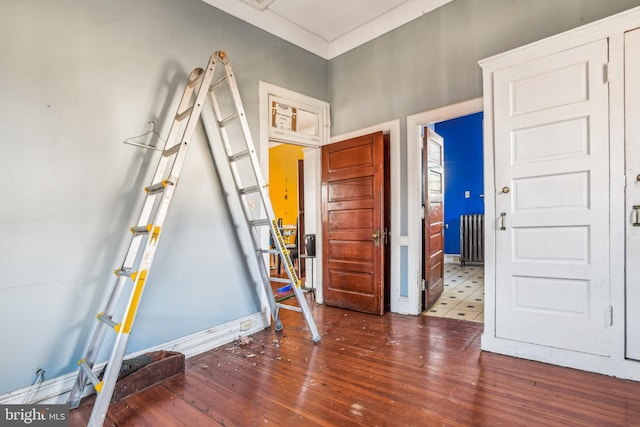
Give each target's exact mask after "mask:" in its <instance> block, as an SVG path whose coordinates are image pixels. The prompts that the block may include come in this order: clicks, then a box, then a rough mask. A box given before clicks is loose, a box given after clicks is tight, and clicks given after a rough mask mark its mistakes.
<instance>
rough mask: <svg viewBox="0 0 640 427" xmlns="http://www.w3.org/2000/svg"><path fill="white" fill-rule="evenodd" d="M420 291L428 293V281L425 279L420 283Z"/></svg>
mask: <svg viewBox="0 0 640 427" xmlns="http://www.w3.org/2000/svg"><path fill="white" fill-rule="evenodd" d="M420 290H422V291H426V290H427V281H426V280H424V279H422V280H421V281H420Z"/></svg>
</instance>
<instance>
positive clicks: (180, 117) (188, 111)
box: [176, 105, 193, 122]
mask: <svg viewBox="0 0 640 427" xmlns="http://www.w3.org/2000/svg"><path fill="white" fill-rule="evenodd" d="M191 111H193V105H192V106H191V107H189V108H187V109H186V110H184V111H183V112H182V113H178V114H176V120H177V121H179V122H181V121H183V120H184V119H185V118H187V117H189V114H191Z"/></svg>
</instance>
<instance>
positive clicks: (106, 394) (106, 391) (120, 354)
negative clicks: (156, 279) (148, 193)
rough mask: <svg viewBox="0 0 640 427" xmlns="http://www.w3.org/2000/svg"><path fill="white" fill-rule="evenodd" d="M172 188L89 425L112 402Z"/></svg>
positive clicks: (101, 418)
mask: <svg viewBox="0 0 640 427" xmlns="http://www.w3.org/2000/svg"><path fill="white" fill-rule="evenodd" d="M186 147H187V146H185V149H186ZM175 188H176V186H175V185H170V186H167V188H166V190H165V191H164V192H163V196H162V200H161V201H160V206H159V208H158V209H159V212H158V217H159V218H158V220H157V221H156V224H157V226H156V227H157V228H156V229H155V230H154V232H152V233H149V236H148V238H147V243H146V245H145V250H144V252H143V255H142V259H141V262H140V266H139V269H138V274H137V275H136V277H135V279H134V283H133V292H131V295H130V297H129V301H128V302H127V307H126V309H125V312H124V315H123V321H122V323H121V324H120V327H119V328H118V331H117V335H116V340H115V343H114V346H113V349H112V351H111V355H110V356H109V362H108V363H107V367H106V370H105V373H104V376H103V378H102V382H101V386H100V389H99V390H96V391H97V392H98V395H97V397H96V400H95V403H94V406H93V410H92V411H91V418H90V419H89V423H88V426H96V427H99V426H102V423H103V422H104V419H105V417H106V414H107V410H108V408H109V403H110V402H111V396H112V395H113V391H114V388H115V385H116V381H117V380H118V375H119V373H120V367H121V366H122V360H123V358H124V355H125V352H126V349H127V344H128V342H129V338H130V336H131V330H132V328H133V323H134V321H135V318H136V314H137V312H138V307H139V304H140V301H141V299H142V294H143V292H144V288H145V285H146V283H147V278H148V275H149V270H150V269H151V265H152V263H153V259H154V257H155V254H156V248H157V245H158V242H159V240H160V234H161V233H160V231H161V228H162V226H163V221H164V218H165V217H166V213H167V210H168V209H169V206H170V203H171V200H172V199H173V193H174V192H175Z"/></svg>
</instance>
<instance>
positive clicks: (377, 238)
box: [371, 230, 380, 246]
mask: <svg viewBox="0 0 640 427" xmlns="http://www.w3.org/2000/svg"><path fill="white" fill-rule="evenodd" d="M371 238H372V239H373V244H374V245H375V246H380V230H376V231H374V232H373V233H372V234H371Z"/></svg>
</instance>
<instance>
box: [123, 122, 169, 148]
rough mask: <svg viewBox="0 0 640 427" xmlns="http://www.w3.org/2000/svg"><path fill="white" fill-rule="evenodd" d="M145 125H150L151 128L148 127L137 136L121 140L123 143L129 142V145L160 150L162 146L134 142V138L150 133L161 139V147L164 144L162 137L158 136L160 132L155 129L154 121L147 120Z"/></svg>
mask: <svg viewBox="0 0 640 427" xmlns="http://www.w3.org/2000/svg"><path fill="white" fill-rule="evenodd" d="M147 125H151V129H149V130H148V131H146V132H145V133H143V134H142V135H138V136H132V137H130V138H127V139H125V140H124V141H122V142H123V143H125V144H129V145H135V146H136V147H140V148H146V149H148V150H154V151H162V150H163V149H162V148H158V147H154V146H152V145H147V144H142V143H140V142H135V141H134V140H136V139H140V138H145V137H146V136H147V135H149V134H151V135H155V136H156V137H157V138H158V139H159V140H160V141H162V143H163V147H164V145H165V144H166V142H165V140H164V139H162V137H161V136H160V134H159V133H158V132H157V131H156V122H155V121H154V120H149V122H148V123H147Z"/></svg>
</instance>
